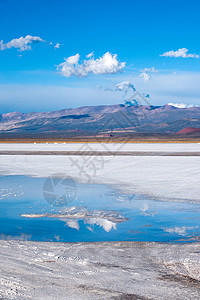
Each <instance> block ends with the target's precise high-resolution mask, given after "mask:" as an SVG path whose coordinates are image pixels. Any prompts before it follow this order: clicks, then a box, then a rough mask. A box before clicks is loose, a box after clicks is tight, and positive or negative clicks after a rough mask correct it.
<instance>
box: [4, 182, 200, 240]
mask: <svg viewBox="0 0 200 300" xmlns="http://www.w3.org/2000/svg"><path fill="white" fill-rule="evenodd" d="M51 184H53V185H52V186H51ZM70 209H71V212H69V211H70ZM80 212H81V213H83V214H84V215H81V216H80V217H77V213H80ZM66 213H67V218H66V217H65V216H63V215H64V214H66ZM199 213H200V205H197V204H189V203H172V202H162V201H154V200H153V199H148V198H146V197H144V196H142V195H126V194H122V193H120V191H119V190H117V188H115V187H114V186H113V187H109V186H106V185H98V184H82V183H79V182H75V181H73V179H69V178H68V179H65V180H64V181H63V179H59V178H53V179H51V178H50V179H47V178H33V177H27V176H1V177H0V239H20V240H32V241H61V242H85V241H88V242H89V241H118V240H121V241H122V240H124V241H159V242H181V241H198V240H199V236H200V217H199V216H200V214H199ZM33 214H34V217H33ZM37 214H42V217H40V218H36V216H37ZM44 214H47V216H46V217H45V216H44ZM52 214H54V217H53V218H52V217H51V216H52ZM60 214H62V217H59V216H60ZM22 215H26V217H25V216H22ZM75 215H76V218H74V216H75ZM27 216H29V217H27ZM69 216H70V218H69Z"/></svg>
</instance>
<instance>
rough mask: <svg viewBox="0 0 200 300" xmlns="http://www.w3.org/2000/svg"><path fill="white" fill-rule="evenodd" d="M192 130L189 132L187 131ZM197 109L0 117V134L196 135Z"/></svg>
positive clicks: (119, 108)
mask: <svg viewBox="0 0 200 300" xmlns="http://www.w3.org/2000/svg"><path fill="white" fill-rule="evenodd" d="M191 128H193V129H191ZM199 128H200V107H191V108H176V107H174V106H171V105H163V106H142V105H135V106H130V107H128V106H125V105H123V104H116V105H100V106H84V107H80V108H68V109H63V110H58V111H52V112H31V113H20V112H11V113H7V114H1V115H0V134H7V135H8V134H12V135H15V134H17V135H22V136H23V135H26V136H27V135H33V134H48V135H51V134H56V133H59V134H65V136H66V135H67V136H69V137H77V136H97V137H98V136H109V135H110V136H123V135H134V134H136V133H137V134H167V135H170V134H175V133H179V134H185V133H191V134H193V133H194V134H197V133H200V132H199V130H200V129H199Z"/></svg>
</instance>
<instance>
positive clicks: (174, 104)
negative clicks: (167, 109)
mask: <svg viewBox="0 0 200 300" xmlns="http://www.w3.org/2000/svg"><path fill="white" fill-rule="evenodd" d="M168 105H172V106H174V107H177V108H190V107H198V105H193V104H191V105H187V104H185V103H172V102H170V103H168Z"/></svg>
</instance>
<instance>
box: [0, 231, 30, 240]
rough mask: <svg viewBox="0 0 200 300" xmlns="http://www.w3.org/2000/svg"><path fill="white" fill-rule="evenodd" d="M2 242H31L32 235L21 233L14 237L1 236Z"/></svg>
mask: <svg viewBox="0 0 200 300" xmlns="http://www.w3.org/2000/svg"><path fill="white" fill-rule="evenodd" d="M0 240H6V241H7V240H17V241H30V240H31V234H25V233H21V234H20V235H16V236H12V235H6V234H3V233H2V234H0Z"/></svg>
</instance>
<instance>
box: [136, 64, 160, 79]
mask: <svg viewBox="0 0 200 300" xmlns="http://www.w3.org/2000/svg"><path fill="white" fill-rule="evenodd" d="M140 72H141V74H140V75H139V77H140V78H142V79H143V80H144V81H148V80H150V79H151V76H150V75H149V74H150V73H158V70H156V69H155V68H154V67H152V68H144V69H142V70H140Z"/></svg>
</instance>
